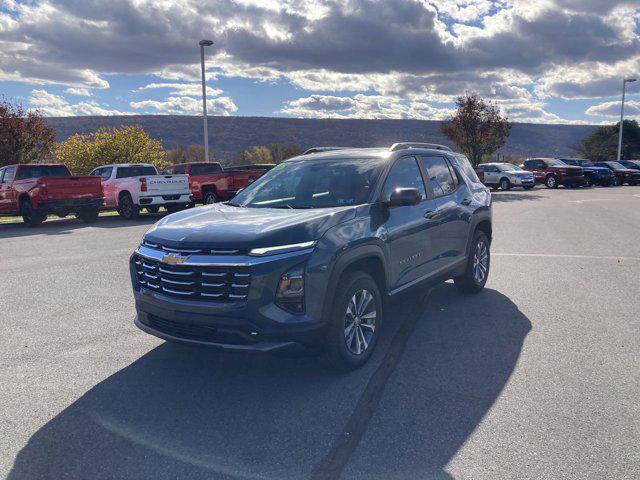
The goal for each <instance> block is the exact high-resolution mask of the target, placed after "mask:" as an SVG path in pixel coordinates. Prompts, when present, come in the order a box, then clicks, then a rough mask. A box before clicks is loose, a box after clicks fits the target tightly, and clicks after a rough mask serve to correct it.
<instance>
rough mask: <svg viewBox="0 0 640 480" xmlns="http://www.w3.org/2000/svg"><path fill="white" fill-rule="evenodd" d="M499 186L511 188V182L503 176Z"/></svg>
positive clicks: (504, 188)
mask: <svg viewBox="0 0 640 480" xmlns="http://www.w3.org/2000/svg"><path fill="white" fill-rule="evenodd" d="M500 188H501V189H502V190H511V182H510V181H509V179H508V178H503V179H501V180H500Z"/></svg>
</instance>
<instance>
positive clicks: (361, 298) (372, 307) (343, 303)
mask: <svg viewBox="0 0 640 480" xmlns="http://www.w3.org/2000/svg"><path fill="white" fill-rule="evenodd" d="M332 303H333V308H332V309H331V314H330V315H331V318H330V319H329V322H328V326H327V339H326V346H325V352H324V360H325V362H326V363H327V364H328V365H329V366H330V367H332V368H338V369H342V370H345V369H348V370H350V369H355V368H358V367H361V366H362V365H364V364H365V363H366V362H367V360H369V357H370V356H371V354H372V352H373V349H374V348H375V346H376V343H377V341H378V336H379V332H380V327H381V326H382V297H381V295H380V290H379V289H378V285H377V284H376V282H375V281H374V280H373V278H371V276H370V275H368V274H367V273H364V272H349V273H347V274H346V275H345V276H344V277H343V278H342V279H341V280H340V282H339V283H338V287H337V288H336V297H335V298H334V301H333V302H332Z"/></svg>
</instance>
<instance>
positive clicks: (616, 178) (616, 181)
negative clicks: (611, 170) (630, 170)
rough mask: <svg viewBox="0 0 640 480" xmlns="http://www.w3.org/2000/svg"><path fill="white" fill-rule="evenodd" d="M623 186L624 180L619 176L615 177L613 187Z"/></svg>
mask: <svg viewBox="0 0 640 480" xmlns="http://www.w3.org/2000/svg"><path fill="white" fill-rule="evenodd" d="M621 185H622V179H621V178H620V177H619V176H617V175H616V176H615V177H613V186H614V187H619V186H621Z"/></svg>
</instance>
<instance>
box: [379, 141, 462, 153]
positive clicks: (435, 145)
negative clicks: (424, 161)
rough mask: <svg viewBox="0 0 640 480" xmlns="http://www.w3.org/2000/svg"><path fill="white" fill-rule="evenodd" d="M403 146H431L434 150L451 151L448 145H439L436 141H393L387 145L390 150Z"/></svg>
mask: <svg viewBox="0 0 640 480" xmlns="http://www.w3.org/2000/svg"><path fill="white" fill-rule="evenodd" d="M405 148H432V149H434V150H444V151H445V152H452V151H453V150H451V149H450V148H449V147H447V146H446V145H440V144H438V143H421V142H400V143H394V144H393V145H391V147H389V151H390V152H395V151H396V150H404V149H405Z"/></svg>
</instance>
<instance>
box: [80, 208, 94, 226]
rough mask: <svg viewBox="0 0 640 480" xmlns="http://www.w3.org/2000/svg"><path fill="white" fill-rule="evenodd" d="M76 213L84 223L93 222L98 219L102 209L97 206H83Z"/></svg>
mask: <svg viewBox="0 0 640 480" xmlns="http://www.w3.org/2000/svg"><path fill="white" fill-rule="evenodd" d="M76 215H77V217H78V218H79V219H80V220H82V221H83V222H84V223H93V222H95V221H96V220H98V215H100V211H99V210H98V209H97V208H83V209H82V210H80V211H79V212H78V213H77V214H76Z"/></svg>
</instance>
